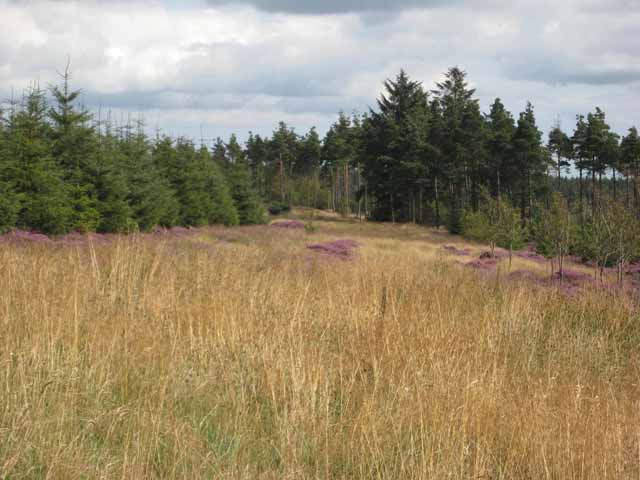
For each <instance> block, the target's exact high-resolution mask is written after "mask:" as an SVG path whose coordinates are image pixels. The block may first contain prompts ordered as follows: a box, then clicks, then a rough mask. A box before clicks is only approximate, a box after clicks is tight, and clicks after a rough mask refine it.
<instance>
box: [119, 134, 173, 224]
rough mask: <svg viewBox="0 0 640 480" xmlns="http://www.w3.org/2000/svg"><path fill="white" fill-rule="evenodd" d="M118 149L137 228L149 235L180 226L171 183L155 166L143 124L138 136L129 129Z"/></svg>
mask: <svg viewBox="0 0 640 480" xmlns="http://www.w3.org/2000/svg"><path fill="white" fill-rule="evenodd" d="M117 145H118V155H119V156H120V158H119V163H120V164H121V168H122V169H123V171H124V172H125V174H126V177H127V184H128V192H129V194H128V198H127V200H128V203H129V205H130V207H131V209H132V211H133V219H134V221H135V222H136V224H137V227H138V228H139V229H140V230H142V231H148V230H151V229H152V228H153V227H155V226H158V225H160V226H163V227H171V226H174V225H177V224H179V221H180V204H179V203H178V201H177V198H176V195H175V192H174V191H173V189H172V188H171V184H170V183H169V180H168V179H166V178H165V177H164V176H163V175H162V173H161V170H160V169H159V168H158V167H157V165H156V163H155V162H154V158H153V156H152V152H151V146H150V144H149V139H148V138H147V136H146V135H145V133H144V130H143V128H142V124H138V126H137V129H136V131H135V132H132V131H131V127H129V126H126V127H125V129H124V130H123V131H122V132H121V134H120V136H119V139H118V142H117Z"/></svg>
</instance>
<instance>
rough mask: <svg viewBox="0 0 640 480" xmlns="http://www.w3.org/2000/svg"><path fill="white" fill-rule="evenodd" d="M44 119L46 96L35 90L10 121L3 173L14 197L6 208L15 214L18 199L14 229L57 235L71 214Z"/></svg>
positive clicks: (30, 92)
mask: <svg viewBox="0 0 640 480" xmlns="http://www.w3.org/2000/svg"><path fill="white" fill-rule="evenodd" d="M46 116H47V104H46V101H45V93H44V91H42V90H41V89H40V88H38V87H37V86H35V87H32V88H30V89H29V90H28V91H27V93H26V94H25V97H24V99H23V102H22V105H21V108H20V110H19V111H17V112H15V113H14V114H13V115H12V116H11V117H10V118H9V124H8V126H7V130H6V136H5V138H6V145H5V148H4V149H3V150H4V152H5V153H4V155H5V159H6V160H5V162H6V163H5V166H4V169H3V170H4V175H5V179H8V180H10V182H11V183H13V189H14V190H13V191H14V192H15V194H16V195H15V196H13V200H8V202H7V205H9V207H8V208H7V207H5V208H7V211H8V212H15V207H16V205H15V199H16V198H18V199H19V201H20V209H19V211H18V213H17V218H16V226H17V227H19V228H22V229H28V230H37V231H40V232H43V233H49V234H60V233H65V232H67V231H69V229H70V227H71V226H72V224H71V221H70V220H71V218H72V211H71V209H70V208H69V204H70V202H69V198H68V196H67V191H66V189H65V185H64V182H63V172H62V171H61V168H60V166H59V165H58V164H57V163H56V162H55V160H54V159H53V157H52V156H51V151H52V146H51V129H50V127H49V125H48V123H47V121H46ZM5 185H6V183H5ZM5 188H7V187H6V186H5ZM10 215H12V216H13V214H11V213H10Z"/></svg>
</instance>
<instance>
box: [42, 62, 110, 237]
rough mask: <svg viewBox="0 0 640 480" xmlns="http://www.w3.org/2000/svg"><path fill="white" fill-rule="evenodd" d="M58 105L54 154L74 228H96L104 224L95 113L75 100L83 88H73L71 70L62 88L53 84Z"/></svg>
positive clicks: (52, 113) (54, 113) (53, 112)
mask: <svg viewBox="0 0 640 480" xmlns="http://www.w3.org/2000/svg"><path fill="white" fill-rule="evenodd" d="M51 93H52V95H53V99H54V102H55V104H54V107H53V108H51V109H49V112H48V113H49V118H50V119H51V141H52V143H51V153H52V156H53V158H54V160H55V161H56V163H57V164H58V165H59V166H60V168H61V169H62V172H63V179H64V182H65V186H66V189H67V197H68V202H69V204H68V205H69V207H70V209H71V217H70V218H69V223H70V228H71V229H72V230H77V231H82V232H87V231H94V230H95V229H96V228H97V226H98V224H99V223H100V212H99V211H98V205H97V203H98V201H97V192H96V188H95V184H94V181H95V180H96V178H97V177H96V169H97V165H96V163H95V160H96V156H97V143H96V140H97V136H96V134H95V131H94V129H93V126H91V125H90V124H89V121H90V120H91V115H90V114H89V113H88V112H87V111H86V110H84V109H77V108H76V107H75V105H74V102H75V101H76V100H77V99H78V96H79V95H80V91H71V90H70V86H69V73H68V70H67V71H66V72H65V74H64V76H63V84H62V86H61V87H57V86H56V87H52V88H51Z"/></svg>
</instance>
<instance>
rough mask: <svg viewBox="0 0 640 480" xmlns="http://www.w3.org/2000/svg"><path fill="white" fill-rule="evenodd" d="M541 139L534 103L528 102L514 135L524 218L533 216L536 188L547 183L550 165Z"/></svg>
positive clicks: (518, 187) (518, 190)
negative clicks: (547, 172)
mask: <svg viewBox="0 0 640 480" xmlns="http://www.w3.org/2000/svg"><path fill="white" fill-rule="evenodd" d="M541 140H542V132H541V131H540V130H539V129H538V126H537V125H536V118H535V114H534V112H533V105H531V102H528V103H527V107H526V109H525V111H524V112H522V113H520V118H519V119H518V126H517V128H516V131H515V134H514V137H513V146H514V154H515V155H514V156H515V159H516V162H517V167H518V170H519V172H520V175H519V177H518V179H517V181H516V189H517V196H518V200H519V202H518V203H519V205H520V214H521V216H522V218H523V219H525V218H531V214H532V206H533V197H534V193H535V189H536V188H541V187H543V186H544V185H545V180H544V179H545V174H546V171H547V166H548V165H547V163H546V160H547V157H546V156H545V155H544V153H543V150H542V145H541Z"/></svg>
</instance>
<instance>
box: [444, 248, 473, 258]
mask: <svg viewBox="0 0 640 480" xmlns="http://www.w3.org/2000/svg"><path fill="white" fill-rule="evenodd" d="M442 249H443V250H445V251H447V252H448V253H450V254H452V255H457V256H459V257H468V256H469V255H471V251H470V250H469V249H468V248H457V247H455V246H454V245H444V246H443V247H442Z"/></svg>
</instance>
